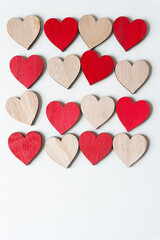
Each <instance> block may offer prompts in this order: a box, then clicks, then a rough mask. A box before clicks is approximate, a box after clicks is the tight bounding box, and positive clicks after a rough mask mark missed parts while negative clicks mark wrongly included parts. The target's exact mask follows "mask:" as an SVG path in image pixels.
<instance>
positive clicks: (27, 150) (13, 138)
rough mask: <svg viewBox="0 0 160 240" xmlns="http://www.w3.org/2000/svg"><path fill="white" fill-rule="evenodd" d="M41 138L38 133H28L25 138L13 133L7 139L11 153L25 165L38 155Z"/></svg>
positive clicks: (20, 134)
mask: <svg viewBox="0 0 160 240" xmlns="http://www.w3.org/2000/svg"><path fill="white" fill-rule="evenodd" d="M41 145H42V138H41V135H40V134H39V133H38V132H29V133H27V134H26V136H23V134H22V133H19V132H15V133H12V134H11V135H10V137H9V138H8V146H9V148H10V150H11V152H12V153H13V154H14V155H15V156H16V157H17V158H18V159H19V160H20V161H22V162H23V163H24V164H25V165H28V163H30V161H32V160H33V158H34V157H35V156H36V155H37V154H38V152H39V151H40V149H41Z"/></svg>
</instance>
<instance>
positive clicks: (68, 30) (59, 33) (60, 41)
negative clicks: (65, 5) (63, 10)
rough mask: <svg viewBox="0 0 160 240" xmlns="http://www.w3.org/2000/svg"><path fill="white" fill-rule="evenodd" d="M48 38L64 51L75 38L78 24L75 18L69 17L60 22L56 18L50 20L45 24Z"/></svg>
mask: <svg viewBox="0 0 160 240" xmlns="http://www.w3.org/2000/svg"><path fill="white" fill-rule="evenodd" d="M44 31H45V34H46V36H47V38H48V39H49V40H50V41H51V42H52V43H53V44H54V45H55V46H56V47H58V48H59V49H60V50H61V51H63V50H64V49H65V48H66V47H67V46H68V45H69V44H70V43H71V42H72V41H73V39H74V38H75V36H76V34H77V31H78V24H77V22H76V20H75V19H74V18H71V17H67V18H65V19H63V21H62V22H59V21H58V20H57V19H56V18H50V19H48V20H47V21H46V22H45V24H44Z"/></svg>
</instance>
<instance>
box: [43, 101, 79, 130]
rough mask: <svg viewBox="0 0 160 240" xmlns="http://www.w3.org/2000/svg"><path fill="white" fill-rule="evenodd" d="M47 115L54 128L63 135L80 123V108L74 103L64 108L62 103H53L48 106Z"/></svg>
mask: <svg viewBox="0 0 160 240" xmlns="http://www.w3.org/2000/svg"><path fill="white" fill-rule="evenodd" d="M46 115H47V118H48V120H49V121H50V123H51V124H52V126H53V127H54V128H55V129H56V130H57V131H58V132H59V133H60V134H61V135H62V134H63V133H65V132H66V131H67V130H69V129H70V128H71V127H72V126H73V125H74V124H75V123H76V122H77V121H78V118H79V116H80V108H79V106H78V105H77V104H76V103H74V102H69V103H67V104H65V105H64V106H63V105H62V104H61V103H60V102H58V101H53V102H50V103H49V104H48V105H47V107H46Z"/></svg>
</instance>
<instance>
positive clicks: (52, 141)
mask: <svg viewBox="0 0 160 240" xmlns="http://www.w3.org/2000/svg"><path fill="white" fill-rule="evenodd" d="M78 148H79V144H78V140H77V138H76V137H75V136H74V135H73V134H66V135H65V136H64V137H63V138H62V139H61V140H60V139H59V138H57V137H51V138H49V139H48V140H47V142H46V144H45V150H46V152H47V154H48V156H49V157H50V158H51V159H53V160H54V161H55V162H57V163H58V164H60V165H62V166H63V167H65V168H68V167H69V165H70V164H71V162H72V161H73V159H74V157H75V155H76V154H77V152H78Z"/></svg>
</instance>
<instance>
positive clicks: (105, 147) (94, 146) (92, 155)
mask: <svg viewBox="0 0 160 240" xmlns="http://www.w3.org/2000/svg"><path fill="white" fill-rule="evenodd" d="M79 146H80V149H81V151H82V153H83V154H84V156H85V157H86V158H87V159H88V160H89V161H90V162H91V163H92V165H95V164H96V163H98V162H99V161H100V160H101V159H103V158H104V157H105V156H106V155H107V154H108V153H109V152H110V151H111V149H112V137H111V136H110V135H109V134H108V133H101V134H99V135H98V136H95V135H94V133H92V132H90V131H86V132H83V133H82V134H81V135H80V137H79Z"/></svg>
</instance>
